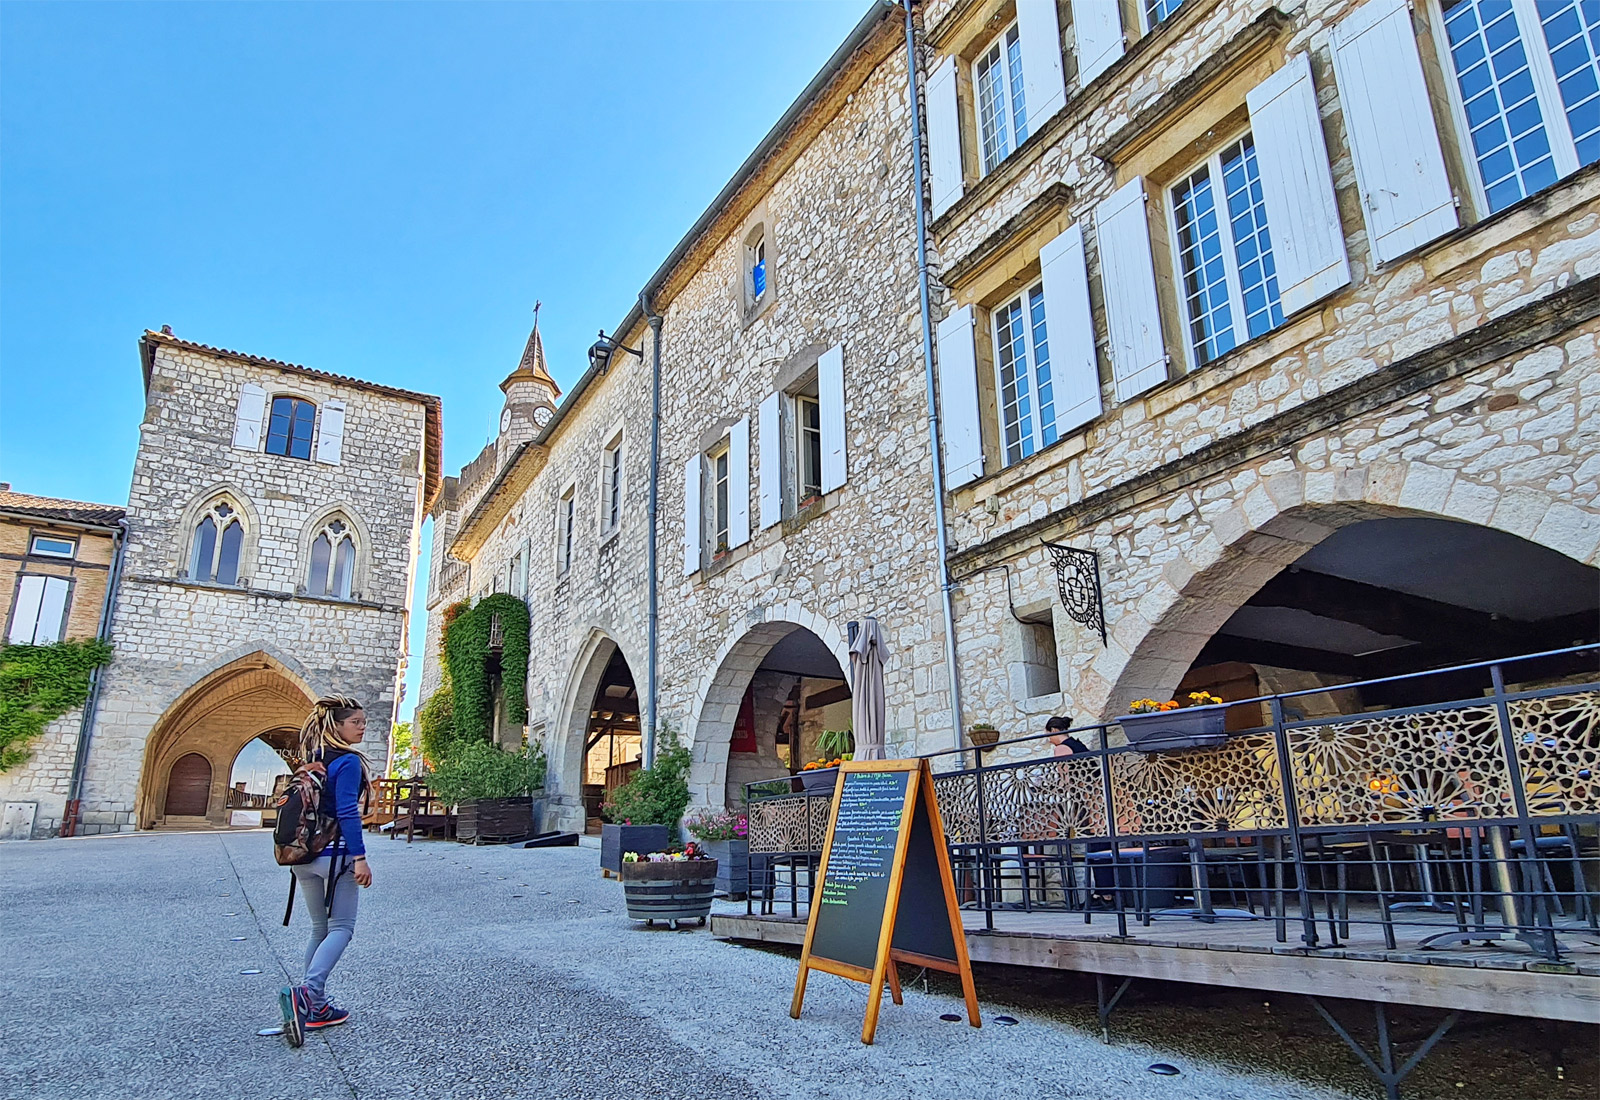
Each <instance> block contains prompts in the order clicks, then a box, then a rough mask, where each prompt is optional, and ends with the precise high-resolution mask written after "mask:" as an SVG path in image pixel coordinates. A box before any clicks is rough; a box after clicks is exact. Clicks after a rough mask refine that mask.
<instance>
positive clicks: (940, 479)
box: [902, 0, 964, 749]
mask: <svg viewBox="0 0 1600 1100" xmlns="http://www.w3.org/2000/svg"><path fill="white" fill-rule="evenodd" d="M902 3H903V6H904V8H905V13H906V82H907V84H908V86H909V87H910V89H911V175H912V181H913V184H914V186H913V187H912V193H911V199H912V202H913V203H914V204H915V206H916V208H917V290H918V293H919V295H920V296H921V299H922V364H923V368H924V374H925V375H926V378H927V389H928V446H929V448H930V449H931V452H932V456H933V516H934V538H935V544H936V545H937V547H938V552H939V591H940V595H941V596H942V603H943V610H944V662H945V675H946V676H947V677H948V678H949V680H950V730H951V732H952V733H953V734H954V735H955V747H956V748H958V749H959V748H963V747H964V746H963V745H962V738H961V679H960V674H959V672H958V670H957V666H956V616H955V609H954V607H953V606H952V605H951V598H950V590H951V588H952V585H951V582H950V544H949V540H948V539H947V538H946V536H945V523H944V466H943V462H942V459H941V458H940V453H939V401H938V395H937V393H936V392H935V388H934V380H933V313H932V309H931V307H930V305H929V291H928V222H927V214H926V212H925V210H924V209H923V205H922V101H921V97H920V96H919V95H918V93H917V46H916V30H915V28H914V26H913V25H912V19H911V6H912V4H913V3H914V0H902Z"/></svg>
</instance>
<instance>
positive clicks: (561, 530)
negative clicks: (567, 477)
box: [556, 482, 578, 577]
mask: <svg viewBox="0 0 1600 1100" xmlns="http://www.w3.org/2000/svg"><path fill="white" fill-rule="evenodd" d="M577 529H578V486H577V483H576V482H574V483H571V484H569V485H568V486H567V487H566V489H565V490H564V491H563V492H562V494H561V495H560V496H559V497H558V498H556V573H557V575H558V576H561V577H565V576H566V575H567V574H568V573H570V572H571V571H572V559H573V557H574V556H575V555H574V548H575V543H576V541H577Z"/></svg>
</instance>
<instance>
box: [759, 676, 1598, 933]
mask: <svg viewBox="0 0 1600 1100" xmlns="http://www.w3.org/2000/svg"><path fill="white" fill-rule="evenodd" d="M1597 659H1600V646H1594V645H1588V646H1579V647H1574V648H1571V649H1566V650H1560V651H1556V652H1552V653H1542V654H1532V655H1528V656H1524V657H1517V658H1512V659H1507V660H1503V661H1494V662H1482V663H1479V664H1473V665H1464V666H1458V667H1456V668H1452V669H1443V670H1437V671H1435V672H1429V673H1420V674H1415V675H1411V676H1405V677H1391V678H1386V679H1381V680H1372V681H1365V682H1362V683H1355V684H1339V685H1335V686H1332V687H1330V686H1323V687H1318V688H1314V689H1308V690H1306V691H1301V692H1292V693H1286V694H1282V695H1270V696H1262V697H1260V698H1258V699H1253V700H1245V701H1243V702H1244V703H1249V704H1257V705H1259V707H1260V708H1261V709H1260V710H1259V711H1258V712H1256V713H1259V714H1262V715H1269V716H1270V722H1269V724H1267V725H1264V726H1261V727H1258V728H1254V729H1249V730H1240V731H1237V732H1234V733H1230V734H1228V735H1227V737H1226V739H1225V740H1224V741H1223V742H1222V743H1221V744H1217V745H1214V746H1211V747H1202V748H1191V749H1183V750H1179V751H1166V752H1147V751H1141V750H1139V749H1138V748H1135V747H1133V746H1125V747H1118V748H1108V747H1106V745H1107V741H1108V740H1109V737H1108V735H1109V734H1111V733H1112V731H1113V730H1115V729H1116V724H1115V723H1110V724H1106V725H1094V726H1087V727H1083V728H1081V729H1080V730H1078V731H1074V732H1075V733H1077V734H1078V735H1079V736H1080V737H1081V736H1082V734H1084V733H1089V734H1093V735H1095V743H1096V744H1098V745H1099V746H1100V748H1098V749H1096V750H1092V751H1090V752H1088V753H1078V754H1074V755H1070V756H1054V755H1051V756H1042V757H1041V756H1040V755H1038V754H1039V753H1040V752H1041V751H1052V749H1051V746H1050V745H1049V744H1048V743H1046V742H1044V741H1043V740H1042V738H1043V737H1044V736H1045V735H1039V736H1035V737H1026V738H1018V739H1015V740H1012V741H1007V742H1002V743H1000V744H999V745H996V746H994V747H993V748H992V749H986V750H984V751H983V752H981V753H980V752H979V751H978V750H976V749H960V750H950V751H947V752H942V753H934V754H930V756H931V759H932V760H933V762H934V769H935V779H934V787H935V791H936V793H937V796H938V801H939V808H940V814H941V816H942V818H943V821H944V828H945V834H946V839H947V841H948V843H949V846H950V852H951V857H952V865H953V867H954V868H955V871H956V876H957V886H958V891H959V893H960V896H961V899H962V902H963V905H964V906H965V907H967V908H969V909H973V910H977V911H981V912H982V913H983V914H984V922H985V924H986V926H987V927H990V928H993V927H994V920H995V915H996V914H997V913H1012V912H1021V913H1030V914H1031V913H1045V914H1047V913H1058V914H1060V913H1067V914H1072V915H1073V918H1074V919H1075V920H1081V921H1082V922H1083V923H1084V924H1089V925H1091V926H1095V925H1100V924H1102V923H1104V924H1106V925H1108V926H1109V925H1111V924H1114V925H1115V928H1116V934H1117V935H1119V936H1127V935H1128V934H1129V922H1130V921H1137V922H1138V923H1140V924H1141V925H1144V926H1149V925H1151V924H1152V922H1153V921H1157V920H1165V919H1173V918H1177V919H1196V920H1200V921H1203V922H1206V923H1208V924H1213V925H1215V924H1217V923H1218V922H1219V921H1229V922H1231V921H1244V922H1250V921H1254V922H1260V924H1259V926H1260V927H1264V928H1270V929H1271V930H1272V932H1273V934H1274V935H1273V938H1274V939H1275V941H1276V942H1279V943H1285V942H1287V941H1288V932H1289V929H1290V928H1291V927H1293V928H1295V929H1296V930H1297V932H1298V939H1299V943H1300V945H1301V947H1303V948H1305V949H1310V948H1329V947H1334V948H1338V947H1347V948H1358V947H1363V946H1371V947H1373V948H1374V949H1375V950H1379V951H1389V952H1393V951H1395V950H1397V949H1398V948H1399V940H1398V937H1400V936H1406V935H1409V934H1410V933H1411V932H1420V933H1422V935H1423V938H1422V941H1421V946H1423V947H1426V948H1434V947H1449V946H1464V945H1466V944H1469V943H1476V942H1485V943H1487V942H1490V941H1497V940H1518V941H1521V942H1522V943H1523V944H1525V945H1527V946H1530V947H1532V948H1533V949H1534V950H1535V951H1537V952H1538V953H1539V954H1540V955H1542V956H1544V957H1545V958H1546V959H1548V960H1550V961H1558V960H1560V959H1561V957H1562V952H1563V950H1564V949H1565V947H1564V943H1563V940H1562V938H1561V933H1562V932H1564V931H1582V932H1584V933H1586V934H1587V936H1588V937H1590V938H1592V936H1593V931H1594V930H1595V929H1597V928H1600V922H1597V909H1596V899H1595V896H1594V891H1595V889H1596V885H1597V884H1600V853H1597V843H1600V841H1597V827H1600V673H1597V672H1596V662H1597ZM1464 683H1465V684H1476V685H1477V687H1476V689H1475V690H1479V691H1481V694H1480V695H1474V696H1472V697H1467V698H1460V697H1456V698H1445V699H1442V700H1441V701H1439V702H1435V703H1430V704H1427V705H1422V706H1410V707H1403V708H1396V709H1387V710H1381V711H1374V712H1367V713H1351V714H1336V715H1332V716H1324V717H1315V718H1300V717H1294V716H1295V715H1296V714H1298V713H1299V708H1301V707H1306V703H1305V699H1304V697H1308V696H1312V695H1320V696H1323V697H1324V698H1326V697H1327V694H1328V693H1329V692H1330V691H1337V692H1338V693H1339V696H1340V697H1341V698H1344V699H1357V698H1359V697H1360V692H1361V690H1362V689H1375V688H1376V689H1384V690H1389V691H1391V692H1392V691H1393V690H1394V689H1395V688H1396V687H1400V686H1403V687H1404V689H1405V694H1406V695H1407V696H1408V697H1410V698H1418V697H1426V695H1427V693H1428V690H1429V687H1430V684H1432V685H1437V686H1438V688H1439V690H1440V691H1443V692H1447V693H1457V694H1459V692H1460V691H1461V687H1462V685H1463V684H1464ZM1508 683H1510V684H1512V685H1514V686H1515V689H1513V688H1508V687H1507V684H1508ZM1233 705H1234V706H1238V705H1239V704H1238V703H1235V704H1233ZM1306 709H1310V708H1309V707H1307V708H1306ZM984 757H988V758H989V759H990V760H993V761H995V762H994V763H985V761H984ZM1019 757H1020V758H1019ZM789 782H790V781H788V780H778V781H776V786H775V784H774V782H773V781H768V782H767V783H754V784H750V785H749V787H748V789H747V797H748V799H749V822H750V852H751V882H750V887H751V895H750V896H751V898H752V902H751V905H752V907H753V906H755V905H756V904H760V905H761V906H762V908H763V910H764V911H771V910H772V909H773V907H774V906H776V905H779V904H781V905H783V906H784V907H785V908H787V910H788V911H789V912H790V914H791V915H798V913H799V912H800V911H801V908H802V907H803V905H804V904H805V903H806V902H807V900H808V899H809V893H810V885H811V882H812V879H813V877H814V872H815V868H816V865H817V862H818V856H819V853H820V849H821V845H822V838H823V836H824V835H825V833H826V830H827V824H828V815H829V813H830V809H831V798H830V795H829V794H828V793H824V792H810V793H806V792H797V791H788V790H784V789H779V788H783V787H787V785H788V783H789ZM1219 897H1220V898H1221V899H1223V900H1224V901H1225V902H1226V903H1227V904H1224V905H1219V904H1218V899H1219ZM1106 930H1107V931H1109V930H1110V929H1109V927H1107V929H1106ZM1380 941H1381V947H1380V946H1379V943H1380ZM1585 950H1587V948H1586V949H1585Z"/></svg>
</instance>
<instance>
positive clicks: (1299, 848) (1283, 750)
mask: <svg viewBox="0 0 1600 1100" xmlns="http://www.w3.org/2000/svg"><path fill="white" fill-rule="evenodd" d="M1272 740H1273V744H1274V745H1275V746H1276V747H1277V750H1278V784H1279V789H1280V790H1282V791H1283V815H1284V818H1285V820H1287V822H1288V824H1289V843H1290V845H1291V846H1292V847H1293V848H1294V877H1295V885H1296V887H1297V888H1298V892H1299V894H1300V923H1301V926H1302V929H1303V930H1302V931H1301V933H1300V939H1301V941H1302V942H1303V943H1305V945H1306V946H1307V947H1315V946H1317V911H1316V909H1315V908H1313V907H1312V904H1311V888H1310V887H1309V886H1308V885H1307V883H1306V857H1305V846H1304V844H1303V843H1302V841H1301V837H1300V800H1299V799H1297V798H1296V797H1295V795H1294V760H1293V758H1291V757H1290V755H1289V734H1288V732H1287V731H1286V730H1285V729H1284V728H1283V699H1282V698H1280V697H1279V696H1276V695H1274V696H1273V697H1272Z"/></svg>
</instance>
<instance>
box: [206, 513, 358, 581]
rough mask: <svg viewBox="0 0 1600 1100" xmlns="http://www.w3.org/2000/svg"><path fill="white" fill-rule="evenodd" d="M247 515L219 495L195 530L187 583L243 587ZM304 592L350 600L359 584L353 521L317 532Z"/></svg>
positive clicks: (337, 519) (337, 520)
mask: <svg viewBox="0 0 1600 1100" xmlns="http://www.w3.org/2000/svg"><path fill="white" fill-rule="evenodd" d="M248 523H249V519H248V517H246V516H245V514H244V512H243V511H242V510H241V509H240V508H239V507H238V506H237V505H236V504H235V502H233V501H231V500H230V499H229V498H227V497H218V498H216V499H215V500H214V501H212V502H211V504H210V505H208V506H207V507H206V509H205V510H204V511H203V512H202V513H201V514H200V518H199V519H198V520H197V521H195V524H194V526H193V527H192V528H191V530H190V543H189V567H188V574H187V576H188V579H189V580H192V581H201V582H204V583H207V584H220V585H239V584H243V583H245V579H244V578H242V577H241V576H240V573H241V570H242V569H243V566H244V547H245V536H246V535H247V534H249V531H248V530H247V526H246V525H247V524H248ZM305 568H306V573H305V580H304V582H303V587H302V591H304V592H305V594H306V595H309V596H323V597H330V598H333V599H341V600H348V599H350V598H351V594H352V590H353V588H354V585H355V573H356V533H355V530H354V528H353V527H352V526H351V524H350V521H349V520H348V519H346V518H344V517H343V516H342V515H340V514H338V513H335V514H334V515H331V516H329V517H328V518H327V519H325V520H324V521H323V523H322V526H321V527H320V528H319V529H318V531H317V533H316V536H315V537H314V538H313V539H312V540H311V544H310V560H309V561H308V562H307V563H306V566H305Z"/></svg>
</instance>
